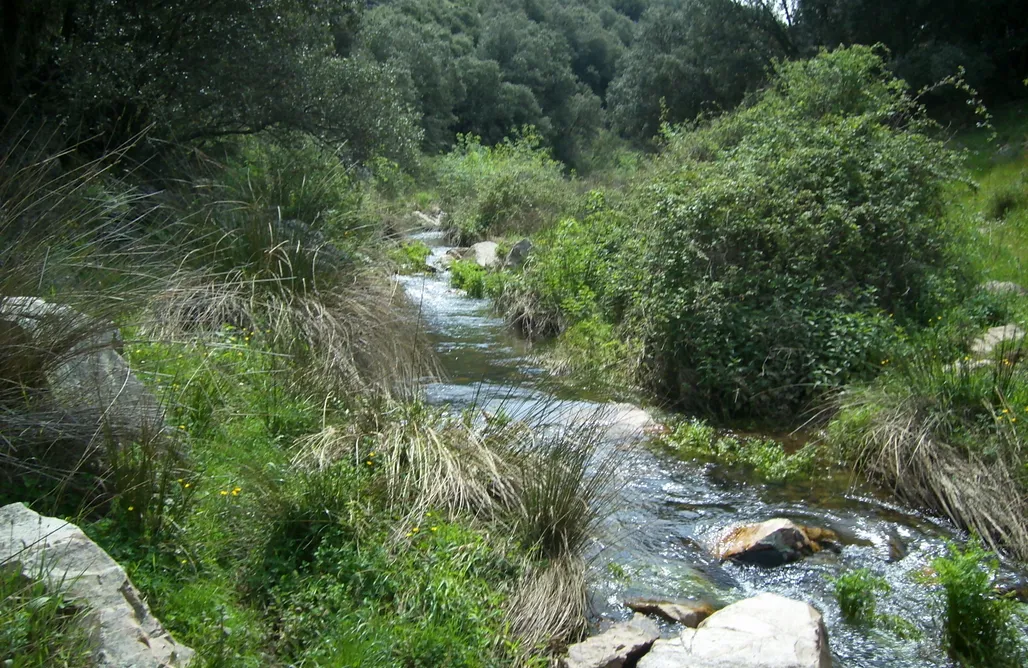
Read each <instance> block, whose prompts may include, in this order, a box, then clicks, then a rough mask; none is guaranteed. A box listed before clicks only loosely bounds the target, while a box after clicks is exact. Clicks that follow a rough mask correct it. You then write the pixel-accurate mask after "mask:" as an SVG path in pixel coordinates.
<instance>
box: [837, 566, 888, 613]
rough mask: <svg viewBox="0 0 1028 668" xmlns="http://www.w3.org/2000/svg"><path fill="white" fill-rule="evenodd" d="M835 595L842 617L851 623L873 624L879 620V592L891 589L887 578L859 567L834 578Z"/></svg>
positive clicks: (886, 593)
mask: <svg viewBox="0 0 1028 668" xmlns="http://www.w3.org/2000/svg"><path fill="white" fill-rule="evenodd" d="M832 586H833V587H834V589H835V597H836V598H837V599H839V609H840V610H841V611H842V618H843V619H845V620H846V621H848V622H850V623H851V624H858V625H861V626H873V625H874V624H875V622H876V621H877V620H878V612H877V602H876V599H877V597H878V595H879V594H884V595H888V594H889V592H890V591H891V588H890V587H889V583H888V582H886V580H885V578H881V577H878V576H876V575H872V574H871V571H870V569H867V568H857V569H854V570H851V571H847V572H846V573H843V574H842V575H840V576H839V577H837V578H833V579H832Z"/></svg>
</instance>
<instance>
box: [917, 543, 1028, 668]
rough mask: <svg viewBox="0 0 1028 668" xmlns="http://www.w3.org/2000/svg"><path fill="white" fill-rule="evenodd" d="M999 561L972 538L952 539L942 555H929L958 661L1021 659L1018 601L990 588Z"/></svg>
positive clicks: (946, 635)
mask: <svg viewBox="0 0 1028 668" xmlns="http://www.w3.org/2000/svg"><path fill="white" fill-rule="evenodd" d="M998 567H999V564H998V563H997V561H996V558H995V557H994V556H993V555H992V554H991V553H989V552H987V551H985V550H984V549H983V548H982V546H981V544H980V543H979V542H978V541H976V540H972V541H971V542H970V543H968V544H967V545H966V546H965V547H963V548H961V547H960V546H958V545H955V544H951V545H950V546H949V548H948V553H947V555H946V556H945V557H940V558H938V559H935V560H933V561H932V569H933V570H934V571H935V580H936V581H937V582H938V584H939V585H940V592H939V593H940V597H939V598H940V605H941V608H942V613H943V642H944V643H945V645H946V650H947V652H949V655H950V656H951V657H953V658H954V659H956V660H957V661H959V662H960V663H961V664H962V665H966V666H973V667H981V668H984V667H985V666H1011V667H1012V666H1021V665H1024V661H1025V659H1026V651H1028V650H1026V648H1025V647H1024V645H1023V641H1022V640H1021V635H1020V632H1021V629H1022V628H1023V626H1024V621H1025V620H1024V617H1023V612H1021V611H1019V609H1018V604H1017V602H1016V601H1012V600H1006V599H1002V598H998V597H997V596H996V594H995V592H994V591H993V590H992V579H993V577H994V576H995V574H996V570H997V568H998Z"/></svg>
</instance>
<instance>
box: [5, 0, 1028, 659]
mask: <svg viewBox="0 0 1028 668" xmlns="http://www.w3.org/2000/svg"><path fill="white" fill-rule="evenodd" d="M900 4H903V7H902V8H899V5H898V4H897V3H890V2H882V1H881V0H796V1H792V0H790V1H788V2H781V3H779V2H768V1H765V0H524V1H520V0H519V1H517V2H499V1H493V0H467V1H465V0H459V1H458V0H390V1H383V2H362V1H358V0H319V1H317V2H299V1H298V0H259V1H256V2H253V1H247V2H243V1H241V0H227V1H223V2H221V1H219V2H213V3H212V2H194V1H192V0H171V1H167V0H161V1H160V2H158V1H156V0H138V1H133V2H129V1H127V0H109V1H106V2H88V1H86V0H38V1H36V0H34V1H32V2H21V1H14V2H4V3H0V26H2V32H3V37H4V40H3V47H2V53H3V60H2V64H3V68H2V70H0V117H2V120H0V127H2V129H0V148H2V154H0V504H7V503H13V502H23V503H26V504H27V505H30V506H31V507H33V508H34V509H35V510H37V511H39V512H42V513H48V514H53V515H59V516H62V517H65V518H69V519H71V520H74V521H75V522H77V523H78V524H80V525H81V526H82V527H83V528H84V530H85V531H86V532H87V533H88V534H89V535H90V536H91V537H92V538H94V539H95V540H96V541H97V542H98V543H99V544H100V545H101V546H102V547H103V548H104V549H106V550H107V551H108V552H110V553H111V555H112V556H114V557H115V558H116V559H117V560H118V561H119V563H121V564H123V565H124V566H125V568H126V570H127V571H128V572H129V574H130V576H131V578H132V580H133V582H134V583H135V584H136V585H137V586H138V587H139V588H140V589H141V590H142V592H143V593H144V595H145V596H146V597H147V599H148V601H149V602H150V605H151V607H152V608H153V610H154V612H155V614H156V615H157V616H158V617H159V618H160V619H161V621H162V622H163V623H164V624H165V625H166V626H167V628H168V629H169V630H170V631H171V632H172V633H173V634H174V635H175V637H176V638H177V639H179V640H181V641H182V642H183V643H185V644H187V645H190V646H191V647H193V648H195V649H196V650H197V652H198V662H199V665H209V666H237V665H241V666H264V665H336V666H377V665H382V666H387V665H398V666H425V667H428V666H441V665H445V666H484V665H485V666H489V665H497V666H501V665H502V666H506V665H538V666H542V665H548V664H549V662H551V661H552V660H553V658H554V657H555V656H558V655H559V654H560V653H561V652H562V651H563V648H564V647H565V646H566V644H567V643H569V642H572V641H574V640H576V639H578V638H580V637H581V636H582V635H583V634H584V632H585V631H586V628H587V606H586V603H587V597H586V572H587V564H586V562H585V561H584V559H585V556H584V555H585V554H586V553H587V552H588V549H587V548H588V547H589V545H590V540H591V537H592V534H593V532H594V530H595V529H596V526H597V523H598V522H599V520H600V519H601V518H602V517H603V515H604V513H605V512H607V511H609V510H610V503H611V502H612V499H613V498H615V497H614V494H613V492H614V490H615V487H616V484H617V482H618V481H617V476H616V475H615V472H616V471H617V470H618V468H617V467H618V464H619V462H618V461H617V457H618V456H619V455H618V454H617V453H615V454H612V455H607V456H606V457H600V458H599V460H597V457H598V456H599V455H598V446H597V434H596V433H594V430H591V429H587V428H574V427H569V428H568V429H566V430H564V431H560V432H557V433H554V432H551V431H546V432H545V433H535V432H534V431H533V430H532V428H531V427H530V426H529V424H530V423H531V422H532V417H533V416H523V418H522V419H520V420H514V419H511V418H510V417H509V416H508V415H506V414H504V412H503V411H499V412H489V413H487V412H485V411H484V410H479V409H477V408H475V407H471V408H468V409H466V410H464V411H462V412H461V411H456V412H455V411H452V410H448V409H445V408H442V407H437V406H432V405H429V404H428V403H427V402H426V401H425V400H424V399H423V398H422V397H421V396H420V393H419V386H418V383H419V382H420V380H421V379H424V378H426V377H429V376H431V375H432V374H434V373H436V372H437V368H436V363H435V361H434V358H433V353H432V351H431V350H429V349H428V347H427V345H426V342H425V336H424V334H423V329H424V324H423V323H421V322H419V314H418V310H417V308H415V306H414V305H412V304H410V303H408V302H407V300H406V299H405V297H404V296H403V293H402V290H399V289H398V288H397V286H396V284H395V282H394V281H393V280H392V274H393V273H395V272H397V271H401V272H417V271H424V270H426V261H427V258H428V251H427V248H425V247H424V246H423V245H419V244H417V243H412V242H409V241H406V240H404V236H405V235H406V234H407V233H408V232H410V231H411V230H412V229H413V228H414V227H415V226H416V224H417V220H416V219H415V218H414V217H413V216H412V214H413V213H414V212H415V211H418V212H426V213H427V212H430V211H434V210H436V209H437V207H438V208H441V210H442V211H444V212H445V214H446V215H445V216H444V217H443V220H444V221H445V222H444V228H445V230H444V231H445V232H446V234H447V235H448V238H450V239H451V240H453V241H454V242H455V243H458V244H461V245H467V244H470V243H473V242H476V241H481V240H485V239H495V240H498V241H499V243H500V249H501V253H500V254H501V256H505V253H504V252H503V251H506V250H509V249H510V248H511V247H512V246H513V244H514V243H515V242H517V241H519V240H520V239H521V238H522V237H530V238H531V239H532V241H533V250H532V251H531V253H530V254H529V255H528V258H527V261H526V262H525V263H524V264H523V265H522V266H508V267H506V268H502V269H488V270H487V269H484V268H482V267H478V266H476V265H474V264H473V263H471V262H458V263H455V265H454V269H453V271H452V276H453V279H454V281H455V282H456V283H457V284H458V287H461V288H463V289H466V290H467V291H468V292H469V293H472V294H474V295H476V296H489V297H491V298H492V299H493V301H494V304H495V306H496V308H497V310H498V311H499V312H501V313H502V314H503V315H504V316H505V317H506V318H507V319H508V321H509V322H510V323H511V324H512V326H513V327H514V328H515V329H516V330H517V331H518V332H519V333H520V334H522V335H523V336H525V337H526V338H528V339H530V340H532V341H537V342H545V341H550V342H552V347H550V348H548V349H546V350H547V352H548V354H549V357H550V360H551V363H552V366H553V368H555V369H563V370H566V371H569V372H571V373H572V374H573V375H574V376H575V377H576V378H578V379H580V381H581V382H582V383H583V384H592V385H596V386H599V387H603V388H606V389H607V391H608V392H609V393H610V394H617V393H621V394H625V393H627V392H629V391H638V392H639V393H641V394H642V395H643V396H646V397H648V398H649V399H650V400H652V401H653V402H654V403H660V404H662V405H664V406H666V407H668V408H670V409H673V410H677V411H682V412H687V413H688V414H690V415H694V414H695V415H702V416H703V417H704V418H706V419H707V420H709V421H711V422H712V423H714V424H718V425H721V424H739V423H740V422H746V423H748V424H764V425H766V424H774V425H776V426H779V427H782V426H784V427H788V428H792V427H794V426H797V425H799V424H804V423H807V424H808V425H813V427H816V428H817V430H819V431H820V432H821V434H822V437H821V438H820V440H819V444H818V445H812V446H810V447H809V448H804V449H803V450H801V451H799V452H798V453H787V452H785V450H784V449H782V448H781V447H780V446H779V445H777V444H774V443H771V442H770V441H762V440H759V439H756V440H754V439H742V440H732V439H725V438H715V437H714V430H713V428H712V427H707V426H704V424H703V423H699V422H697V423H691V424H693V427H692V428H686V427H682V428H681V429H677V430H672V433H671V435H670V436H669V437H668V438H669V440H671V441H673V440H674V439H675V438H678V439H679V440H682V439H685V440H689V439H692V440H693V441H695V443H693V445H694V446H695V449H697V450H702V451H703V452H704V453H705V456H707V455H709V456H711V457H717V458H724V459H726V460H729V459H730V460H731V461H732V462H736V463H738V462H742V463H744V464H746V465H753V466H754V467H755V468H757V469H758V470H760V472H761V475H763V476H764V477H765V478H766V479H767V480H783V479H786V478H789V477H792V476H803V475H810V474H811V471H813V470H815V466H816V465H819V463H823V462H826V461H832V462H836V461H841V462H843V463H844V464H845V465H848V466H852V467H853V468H854V469H855V470H857V471H859V472H860V473H862V474H863V475H865V476H866V477H867V478H869V479H872V480H874V481H877V482H878V483H881V484H883V485H884V486H886V487H888V488H889V489H891V490H892V491H894V492H895V493H896V494H898V495H899V496H901V497H903V498H905V499H906V500H908V501H911V502H913V503H915V504H918V505H922V506H927V507H928V508H930V509H932V510H934V511H936V512H938V513H942V514H945V515H947V516H949V517H950V518H951V519H952V520H953V521H954V522H956V523H957V524H959V525H960V526H963V527H965V528H968V529H971V530H972V531H974V532H976V533H977V534H979V535H980V536H981V538H982V540H983V541H984V542H985V543H986V544H987V545H989V546H990V547H992V548H994V549H996V550H1000V551H1008V552H1009V553H1011V554H1013V555H1015V556H1016V557H1017V558H1019V559H1021V560H1025V559H1028V524H1026V522H1025V518H1026V517H1028V512H1026V511H1028V473H1026V472H1028V454H1026V452H1028V449H1026V448H1025V445H1024V443H1025V432H1024V429H1025V427H1024V424H1025V423H1026V422H1028V375H1026V372H1025V367H1024V363H1023V359H1022V358H1023V355H1022V348H1023V346H1024V345H1025V344H1024V343H1023V342H1022V341H1021V340H1020V339H1019V338H1018V337H1014V339H1013V340H1011V341H1009V342H1007V343H1005V344H1004V345H1002V346H1000V347H999V348H997V349H995V350H994V351H992V352H991V353H989V354H987V355H984V356H983V357H984V358H983V359H978V360H975V359H973V357H974V355H975V353H974V351H973V350H972V348H973V341H974V339H975V338H976V337H977V336H979V335H980V334H981V333H982V331H984V330H985V329H986V328H988V327H993V326H1000V325H1006V324H1008V323H1010V324H1017V325H1020V326H1021V327H1028V322H1026V317H1028V316H1026V314H1028V302H1026V297H1024V296H1023V294H1022V293H1021V291H1019V290H1017V289H1016V286H1015V287H1013V288H1011V287H1010V286H1006V287H1001V288H999V289H993V290H991V291H985V290H982V289H981V287H980V286H981V285H982V284H983V283H984V282H986V281H989V280H994V281H1013V282H1016V283H1018V284H1020V285H1025V286H1028V270H1026V265H1025V261H1026V260H1028V245H1026V244H1025V243H1022V242H1025V241H1028V237H1026V236H1025V235H1026V234H1028V231H1026V230H1028V227H1026V216H1028V195H1026V183H1028V180H1026V179H1028V177H1026V173H1028V172H1026V170H1028V165H1026V161H1025V155H1026V153H1025V142H1026V139H1028V138H1026V136H1025V131H1026V126H1025V123H1024V105H1023V102H1021V101H1019V100H1023V98H1024V95H1025V92H1026V89H1025V82H1024V79H1025V77H1026V76H1028V35H1026V34H1023V31H1017V30H1015V29H1014V27H1013V26H1016V25H1018V24H1017V21H1016V18H1017V17H1018V16H1019V14H1018V11H1019V9H1020V6H1019V3H1016V2H1012V1H1011V0H992V1H990V2H986V3H979V4H978V5H976V6H975V7H973V8H968V7H965V6H964V3H955V2H942V3H940V2H937V1H931V2H930V1H928V0H924V1H918V2H911V3H900ZM968 101H970V102H971V104H970V105H968V104H967V102H968ZM988 109H991V110H992V121H991V123H988V122H986V121H987V120H988V117H989V112H988V111H987V110H988ZM979 123H980V124H981V127H978V128H975V126H976V124H979ZM956 128H968V129H967V130H962V131H961V132H959V133H956V131H955V129H956ZM997 134H998V136H994V135H997ZM115 350H116V351H117V352H118V354H119V355H120V356H121V358H115V359H122V358H123V360H124V363H125V364H126V365H127V367H126V368H130V369H131V370H132V373H133V374H134V375H133V377H134V378H138V379H139V381H140V383H139V384H138V386H136V385H132V388H133V389H132V392H138V395H137V396H138V397H142V398H143V399H142V400H141V403H140V404H139V406H142V407H143V408H139V406H137V407H136V408H138V410H134V411H133V412H132V415H129V416H126V415H123V414H120V413H119V411H120V408H119V409H118V410H114V404H115V403H116V401H115V400H113V399H112V401H111V402H110V405H108V406H102V407H100V408H99V409H98V408H97V406H95V405H90V403H89V394H90V393H89V392H84V391H81V388H78V390H79V391H77V392H76V391H75V388H72V390H71V391H69V390H67V389H63V390H62V388H61V387H60V383H59V382H58V380H55V379H57V378H59V377H60V375H61V374H62V373H64V372H65V371H66V370H67V369H68V368H69V366H74V364H75V363H76V362H75V360H80V359H82V358H83V357H84V356H85V357H89V356H91V355H94V354H98V355H99V354H102V355H107V356H106V357H104V358H103V359H106V360H110V359H112V357H111V355H112V354H113V351H115ZM89 358H90V359H92V358H91V357H89ZM121 396H122V395H121V394H118V395H117V398H119V399H120V397H121ZM69 397H70V399H69ZM118 405H119V406H120V405H121V404H118ZM144 409H145V410H144ZM541 410H546V408H545V407H544V408H543V409H541ZM132 425H134V428H133V429H129V427H130V426H132ZM696 425H699V426H696ZM697 434H699V435H700V436H702V438H701V437H700V436H697ZM816 463H818V464H816ZM621 482H624V481H621ZM975 549H977V548H974V549H972V550H970V552H968V553H969V554H977V552H975ZM963 554H964V553H962V552H954V556H953V558H954V559H955V560H957V561H958V562H959V565H960V567H961V568H962V569H963V570H959V569H958V570H956V571H954V570H950V571H945V572H944V573H943V575H944V576H945V577H946V578H949V579H948V580H946V582H945V584H946V586H950V585H952V586H953V587H954V591H956V590H959V586H960V585H961V583H965V584H966V583H967V582H971V584H972V585H974V586H978V585H981V582H979V580H981V579H982V578H983V577H984V578H985V579H986V580H987V579H988V578H987V577H986V575H983V574H986V573H987V572H991V571H988V569H986V570H981V569H979V568H978V567H976V566H973V565H972V566H968V565H967V563H965V562H963V561H959V559H960V558H963V557H962V555H963ZM955 563H956V562H955ZM989 568H991V566H990V567H989ZM954 573H955V574H954ZM954 583H956V584H954ZM858 584H860V583H859V582H858ZM987 584H988V583H987V582H986V585H987ZM872 585H873V583H872ZM982 587H985V585H982ZM982 587H979V589H981V588H982ZM986 589H987V587H986ZM976 591H977V590H976ZM43 593H44V592H41V591H40V590H39V586H38V585H36V584H33V583H26V582H20V581H18V580H17V579H14V578H8V577H7V576H6V574H5V575H4V577H3V578H2V579H0V623H2V624H3V628H2V629H0V637H3V638H4V639H5V641H7V640H9V642H5V643H0V645H4V646H0V662H3V661H11V662H12V663H13V665H27V666H44V665H58V664H60V665H88V661H89V659H88V657H87V654H88V652H86V651H84V649H83V648H84V646H85V640H84V639H83V638H82V636H81V633H79V632H78V631H77V626H76V624H75V623H74V622H75V621H76V620H77V619H78V617H77V616H76V615H77V614H78V611H76V610H75V609H74V607H73V606H70V605H68V604H67V602H65V601H63V600H62V599H61V598H60V597H58V596H50V595H47V596H43ZM983 596H984V594H983ZM976 600H977V599H976ZM989 600H991V599H989ZM988 605H990V604H987V606H988ZM872 609H873V608H872ZM989 610H993V608H989ZM996 611H999V612H996ZM993 612H995V617H996V619H997V620H999V621H996V623H995V624H994V625H993V628H1002V629H1007V628H1008V626H1009V618H1010V617H1009V615H1010V614H1012V613H1009V610H1008V607H1003V606H999V607H995V609H994V610H993ZM990 614H991V613H990ZM1004 633H1006V631H1004ZM1007 635H1008V636H1009V635H1010V634H1009V633H1007ZM957 636H959V634H956V635H955V636H954V639H952V647H951V648H950V652H951V654H952V655H953V656H954V657H955V658H957V659H960V660H963V661H965V662H967V663H968V665H987V664H988V661H990V660H992V659H990V658H989V655H988V654H982V655H980V656H979V654H976V652H978V651H979V649H980V647H978V646H977V645H975V644H974V642H972V641H967V640H966V639H962V638H961V637H957ZM1004 637H1006V636H1004ZM961 643H963V644H961ZM6 645H9V646H10V648H11V649H7V646H6ZM1004 647H1005V645H1004ZM1011 651H1013V650H1011ZM1011 656H1013V654H1011ZM967 657H971V658H970V659H968V658H967ZM975 657H979V658H975ZM981 657H985V658H981ZM976 661H977V662H978V663H977V664H975V662H976ZM996 665H998V664H996Z"/></svg>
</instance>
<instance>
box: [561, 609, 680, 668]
mask: <svg viewBox="0 0 1028 668" xmlns="http://www.w3.org/2000/svg"><path fill="white" fill-rule="evenodd" d="M659 637H660V629H659V628H658V627H657V624H656V622H654V621H653V620H652V619H650V618H648V617H646V616H645V615H640V614H636V615H635V616H634V617H633V618H632V619H631V620H629V621H627V622H622V623H620V624H615V625H614V626H612V627H611V628H610V629H608V630H607V631H605V632H603V633H601V634H600V635H598V636H593V637H592V638H588V639H586V640H583V641H582V642H580V643H577V644H575V645H572V646H571V647H569V648H568V655H567V656H566V657H564V659H563V660H561V666H562V668H622V666H626V665H633V664H634V662H635V661H636V659H638V658H639V657H640V656H642V655H643V654H645V653H646V652H647V651H648V650H649V649H650V647H651V646H652V645H653V642H654V641H655V640H656V639H657V638H659Z"/></svg>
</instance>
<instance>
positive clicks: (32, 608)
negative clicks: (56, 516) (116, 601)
mask: <svg viewBox="0 0 1028 668" xmlns="http://www.w3.org/2000/svg"><path fill="white" fill-rule="evenodd" d="M80 618H81V610H80V609H78V608H77V607H76V606H74V605H72V604H71V603H70V602H68V601H66V600H64V598H63V597H62V596H61V595H60V594H57V593H54V592H47V591H46V589H45V588H44V587H43V585H42V584H41V583H39V582H32V581H29V580H26V579H24V578H23V577H22V575H21V573H20V572H18V569H17V568H16V567H14V568H11V567H4V566H0V665H4V666H11V667H12V668H15V667H16V668H51V667H54V668H87V667H88V666H93V665H95V662H94V659H93V656H92V644H91V642H90V638H89V635H88V633H86V631H85V629H84V628H82V627H81V626H79V621H80Z"/></svg>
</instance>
